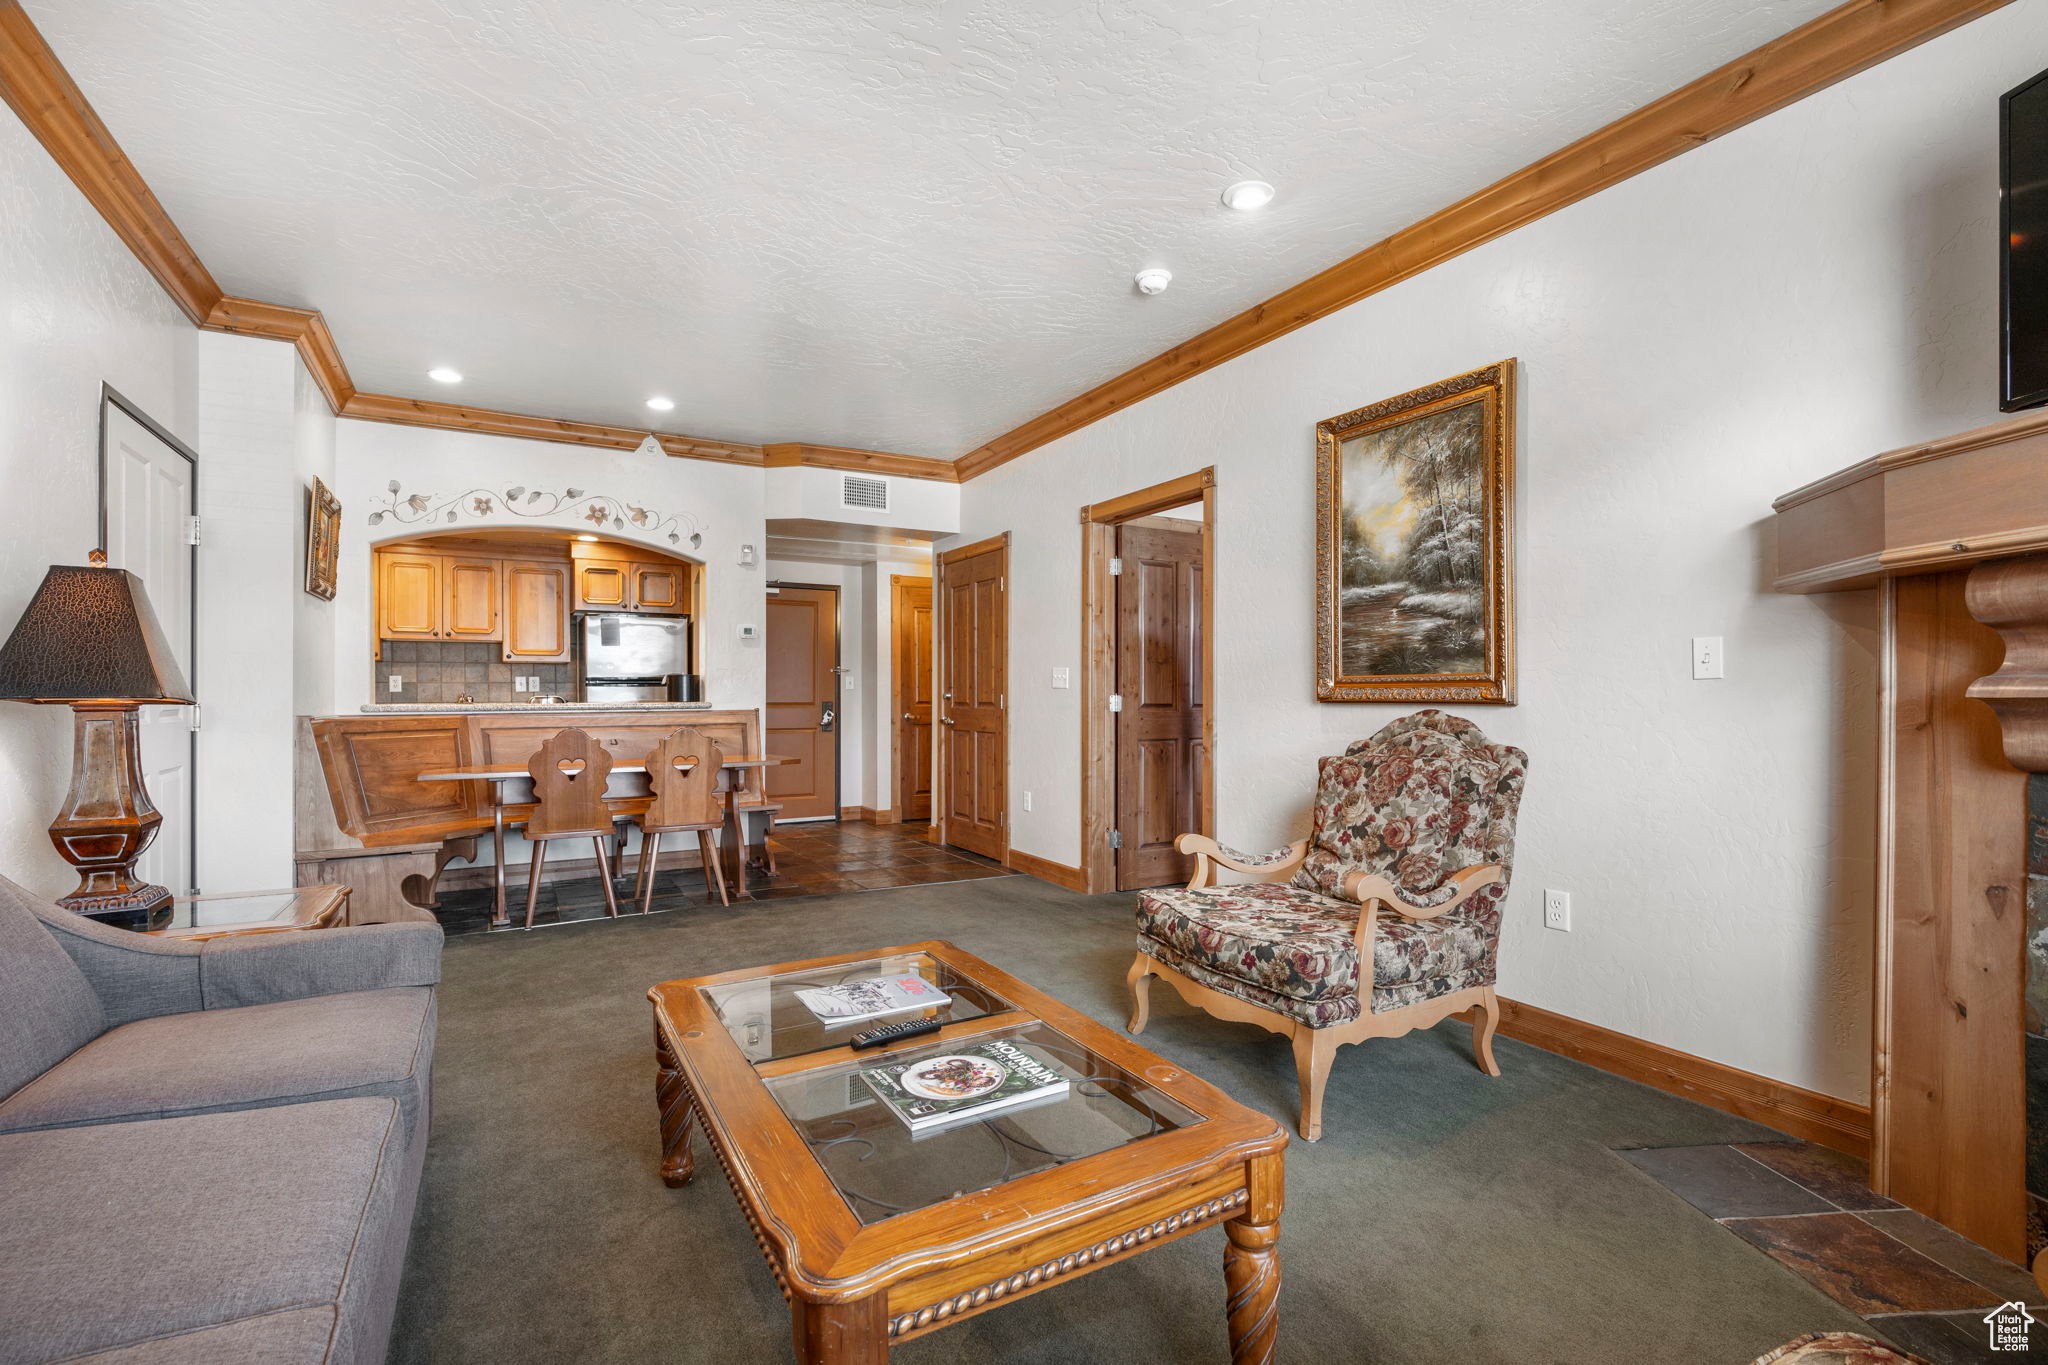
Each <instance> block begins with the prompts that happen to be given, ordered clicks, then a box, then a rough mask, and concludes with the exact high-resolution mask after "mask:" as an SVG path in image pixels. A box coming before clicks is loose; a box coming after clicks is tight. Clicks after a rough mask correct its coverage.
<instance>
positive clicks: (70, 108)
mask: <svg viewBox="0 0 2048 1365" xmlns="http://www.w3.org/2000/svg"><path fill="white" fill-rule="evenodd" d="M0 99H5V100H6V102H7V107H8V108H10V109H12V110H13V111H14V112H15V114H16V115H18V116H19V117H20V119H21V121H22V123H23V124H24V125H25V126H26V127H27V128H28V130H29V132H30V133H32V134H34V135H35V139H36V141H38V142H40V143H42V144H43V149H44V150H45V151H47V152H48V153H49V154H50V158H51V159H52V160H53V161H55V162H56V163H57V166H58V168H59V169H60V170H62V171H63V172H64V174H66V175H67V176H69V177H71V183H72V184H74V185H76V186H78V189H79V192H80V193H81V194H83V195H84V196H85V197H86V200H87V202H89V203H90V204H91V205H92V206H93V207H94V208H95V209H97V210H99V214H100V217H102V218H104V219H106V220H107V226H108V227H111V228H112V229H113V230H114V235H115V236H117V237H119V238H120V239H121V240H122V241H123V242H124V243H126V244H127V246H128V249H129V250H130V251H131V252H133V253H134V254H135V259H136V260H138V261H140V262H142V265H143V268H144V269H146V270H148V271H149V273H150V274H152V275H154V276H155V277H156V281H157V283H158V284H160V285H162V286H163V288H164V292H165V293H167V294H169V295H170V296H171V300H172V302H174V303H176V304H177V305H178V307H179V308H180V309H182V310H183V311H184V314H185V316H186V317H188V318H190V319H191V320H192V322H193V323H194V324H195V325H198V324H203V323H204V322H205V320H206V317H207V315H208V314H209V313H211V312H212V311H213V308H214V305H215V304H217V303H218V302H219V301H220V298H221V287H220V285H218V284H217V283H215V282H214V278H213V276H212V274H211V273H210V272H208V270H207V268H206V267H205V265H204V264H202V263H201V262H200V260H199V253H197V252H195V251H194V250H193V249H192V244H191V243H190V242H187V241H186V240H185V236H184V234H183V233H181V232H179V231H178V226H177V224H175V223H173V222H172V221H171V218H170V215H169V214H167V213H165V212H164V206H163V205H162V204H161V203H159V202H158V201H157V197H156V195H155V194H154V193H153V192H152V191H151V190H150V188H149V186H148V184H147V183H145V182H144V180H143V179H142V176H141V174H140V173H139V172H138V171H137V170H136V169H135V166H134V164H133V163H132V162H130V161H129V160H128V156H127V154H126V153H125V152H123V151H122V150H121V146H120V144H119V143H117V142H115V141H114V135H113V134H112V133H110V132H108V131H107V126H106V124H104V123H102V122H100V116H99V115H98V114H97V113H95V112H93V107H92V105H91V104H90V103H89V102H88V101H87V100H86V98H85V95H84V93H83V92H82V91H80V90H79V88H78V85H77V83H76V82H75V81H73V80H72V79H71V74H70V73H69V72H68V71H66V70H65V69H64V64H63V63H62V62H60V61H58V60H57V54H56V53H55V52H53V51H51V50H50V45H49V44H48V43H46V42H44V41H43V35H42V34H41V33H40V32H38V31H37V29H36V26H35V25H34V24H33V23H32V22H30V20H29V17H28V14H27V12H26V11H25V10H23V9H22V7H21V5H20V3H19V0H0Z"/></svg>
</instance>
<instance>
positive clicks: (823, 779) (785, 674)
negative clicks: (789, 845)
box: [762, 587, 839, 822]
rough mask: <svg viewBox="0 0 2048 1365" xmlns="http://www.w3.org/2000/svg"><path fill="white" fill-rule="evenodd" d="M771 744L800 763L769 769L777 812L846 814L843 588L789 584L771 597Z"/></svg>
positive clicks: (767, 781) (767, 729) (766, 736)
mask: <svg viewBox="0 0 2048 1365" xmlns="http://www.w3.org/2000/svg"><path fill="white" fill-rule="evenodd" d="M766 621H767V624H766V626H765V633H766V640H767V645H766V647H767V650H768V707H767V716H766V724H764V725H763V727H762V739H763V742H764V743H765V744H766V745H767V746H768V752H769V753H771V754H776V755H779V756H781V757H784V758H793V759H795V760H796V762H794V763H784V764H781V765H780V766H777V767H770V768H764V769H763V770H762V774H763V782H764V785H765V787H766V789H767V793H768V799H769V800H770V801H779V802H781V803H782V813H781V814H780V815H777V816H776V817H775V818H776V820H777V821H778V822H781V821H787V820H834V819H837V818H838V817H839V674H838V672H837V671H836V670H837V669H838V667H839V589H837V588H798V587H784V588H782V589H781V590H780V591H779V592H775V593H771V594H769V597H768V612H767V617H766Z"/></svg>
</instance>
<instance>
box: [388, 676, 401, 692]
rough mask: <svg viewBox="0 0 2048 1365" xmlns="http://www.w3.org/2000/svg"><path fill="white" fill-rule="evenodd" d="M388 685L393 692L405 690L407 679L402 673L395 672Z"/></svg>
mask: <svg viewBox="0 0 2048 1365" xmlns="http://www.w3.org/2000/svg"><path fill="white" fill-rule="evenodd" d="M386 686H388V687H389V688H390V689H391V690H392V691H393V692H403V691H405V679H404V678H403V677H401V676H400V675H398V674H396V673H393V674H392V675H391V681H390V682H389V683H387V684H386Z"/></svg>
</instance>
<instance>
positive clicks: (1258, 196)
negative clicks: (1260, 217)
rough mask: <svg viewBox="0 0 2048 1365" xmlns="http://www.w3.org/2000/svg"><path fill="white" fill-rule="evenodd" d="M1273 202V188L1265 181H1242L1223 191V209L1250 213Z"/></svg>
mask: <svg viewBox="0 0 2048 1365" xmlns="http://www.w3.org/2000/svg"><path fill="white" fill-rule="evenodd" d="M1272 202H1273V187H1272V186H1271V185H1268V184H1267V183H1266V182H1265V181H1263V180H1240V181H1238V182H1237V183H1236V184H1235V185H1232V186H1231V187H1230V188H1229V189H1227V190H1225V191H1223V207H1224V208H1227V209H1236V210H1237V211H1238V212H1239V213H1250V212H1251V211H1252V210H1253V209H1262V208H1264V207H1266V205H1268V204H1270V203H1272Z"/></svg>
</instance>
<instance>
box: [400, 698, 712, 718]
mask: <svg viewBox="0 0 2048 1365" xmlns="http://www.w3.org/2000/svg"><path fill="white" fill-rule="evenodd" d="M716 709H717V708H716V707H714V706H713V705H712V704H711V703H710V702H708V701H557V702H530V701H478V702H432V701H395V702H388V703H385V704H382V705H370V706H365V707H363V708H362V714H364V715H366V716H401V715H502V714H505V713H508V712H519V713H522V714H523V713H525V712H528V711H531V712H534V713H535V714H538V715H547V714H551V713H553V712H556V711H712V710H716Z"/></svg>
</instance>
